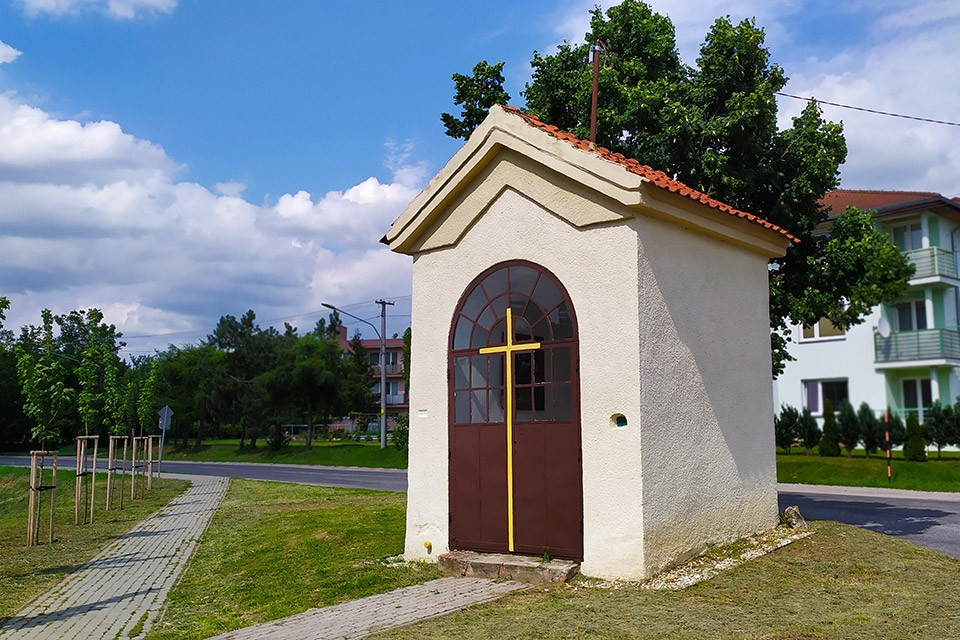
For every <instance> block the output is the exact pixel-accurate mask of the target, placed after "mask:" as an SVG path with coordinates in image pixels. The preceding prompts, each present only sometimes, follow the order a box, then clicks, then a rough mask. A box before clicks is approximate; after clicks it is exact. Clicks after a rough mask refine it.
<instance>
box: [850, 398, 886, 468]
mask: <svg viewBox="0 0 960 640" xmlns="http://www.w3.org/2000/svg"><path fill="white" fill-rule="evenodd" d="M857 420H859V421H860V437H861V438H863V450H864V452H866V454H867V457H868V458H869V457H870V454H873V453H876V452H877V451H878V450H882V451H886V448H885V445H884V444H883V427H882V425H881V424H880V420H878V419H877V414H875V413H874V412H873V409H871V408H870V405H869V404H867V403H866V402H864V403H863V404H861V405H860V409H859V410H858V411H857Z"/></svg>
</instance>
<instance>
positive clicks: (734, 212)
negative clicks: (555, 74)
mask: <svg viewBox="0 0 960 640" xmlns="http://www.w3.org/2000/svg"><path fill="white" fill-rule="evenodd" d="M504 110H505V111H507V113H513V114H515V115H517V116H519V117H521V118H523V119H524V120H525V121H526V122H527V123H528V124H529V125H531V126H533V127H536V128H537V129H540V130H541V131H544V132H546V133H548V134H550V135H551V136H553V137H554V138H556V139H558V140H563V141H565V142H569V143H570V144H572V145H573V146H574V147H576V148H577V149H581V150H583V151H589V152H591V153H595V154H596V155H598V156H600V157H601V158H603V159H604V160H607V161H609V162H612V163H614V164H618V165H620V166H621V167H623V168H624V169H626V170H627V171H629V172H631V173H635V174H637V175H638V176H640V177H642V178H644V179H646V180H648V181H649V182H651V183H653V184H654V185H656V186H658V187H660V188H661V189H665V190H667V191H669V192H671V193H676V194H679V195H681V196H684V197H687V198H690V199H691V200H695V201H696V202H699V203H701V204H705V205H707V206H708V207H711V208H713V209H717V210H719V211H722V212H723V213H726V214H727V215H730V216H733V217H735V218H743V219H744V220H748V221H749V222H752V223H753V224H756V225H759V226H761V227H764V228H765V229H770V230H771V231H773V232H775V233H778V234H780V235H781V236H783V237H784V238H787V239H788V240H790V242H795V243H797V242H800V241H799V240H798V239H797V238H796V237H794V236H792V235H791V234H790V232H789V231H787V230H786V229H781V228H780V227H778V226H777V225H775V224H773V223H772V222H768V221H766V220H764V219H763V218H761V217H759V216H755V215H753V214H752V213H747V212H746V211H740V210H738V209H734V208H733V207H731V206H730V205H728V204H724V203H722V202H720V201H719V200H714V199H713V198H711V197H710V196H708V195H706V194H705V193H700V192H699V191H697V190H696V189H692V188H690V187H688V186H687V185H685V184H683V183H682V182H679V181H677V180H674V179H672V178H670V177H669V176H668V175H667V174H665V173H664V172H663V171H657V170H656V169H653V168H652V167H649V166H647V165H645V164H640V162H639V161H638V160H635V159H633V158H628V157H626V156H625V155H623V154H622V153H614V152H613V151H610V150H609V149H605V148H604V147H598V146H596V145H594V144H592V143H590V142H588V141H586V140H581V139H580V138H578V137H576V136H575V135H573V134H572V133H567V132H566V131H561V130H560V129H558V128H557V127H555V126H553V125H552V124H547V123H545V122H543V121H542V120H540V118H538V117H537V116H535V115H531V114H529V113H524V112H522V111H520V109H518V108H517V107H510V106H505V107H504Z"/></svg>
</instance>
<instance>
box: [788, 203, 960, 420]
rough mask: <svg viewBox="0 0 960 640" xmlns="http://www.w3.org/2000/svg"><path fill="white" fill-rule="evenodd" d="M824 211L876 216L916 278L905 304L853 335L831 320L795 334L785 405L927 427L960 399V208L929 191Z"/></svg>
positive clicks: (890, 307)
mask: <svg viewBox="0 0 960 640" xmlns="http://www.w3.org/2000/svg"><path fill="white" fill-rule="evenodd" d="M824 204H825V205H826V206H828V207H829V208H830V210H831V217H835V216H837V215H841V214H842V212H843V211H844V209H845V208H846V207H847V206H855V207H858V208H860V209H875V210H876V211H877V224H878V225H880V226H881V227H882V228H883V229H884V230H885V231H886V232H887V233H889V234H890V237H891V238H892V240H893V241H894V243H895V244H896V245H897V246H898V247H899V248H900V250H901V251H903V252H904V253H905V254H906V256H907V258H908V259H909V260H910V262H912V263H913V264H914V266H915V267H916V272H915V273H914V276H913V278H912V279H911V280H910V282H909V285H908V287H907V290H906V291H905V292H904V294H903V296H902V297H901V298H900V299H899V300H897V301H895V302H894V303H893V304H883V305H880V306H878V307H876V308H874V309H873V311H872V313H871V314H870V315H869V316H868V317H867V318H866V319H865V321H864V322H863V324H860V325H857V326H855V327H852V328H851V329H850V330H849V331H846V332H843V331H839V330H837V329H836V328H835V327H833V326H832V325H831V324H830V322H829V321H827V320H821V321H820V322H819V323H818V324H817V325H816V326H813V327H799V326H797V327H794V329H793V335H792V339H793V344H792V346H791V347H790V353H791V355H793V357H795V358H796V361H794V362H790V363H788V364H787V366H786V368H785V370H784V373H783V374H782V375H781V376H780V378H778V380H777V381H776V383H775V384H774V401H775V406H776V407H777V408H779V406H780V405H781V404H789V405H791V406H794V407H797V408H807V409H809V410H810V411H811V412H812V413H813V414H814V415H815V416H817V417H821V416H822V413H823V404H824V401H825V400H828V399H829V400H830V401H831V402H832V404H833V406H834V408H837V407H838V406H839V404H840V402H842V401H843V400H849V401H850V403H851V404H853V405H854V407H858V406H859V405H860V404H861V403H863V402H867V403H868V404H869V405H870V406H871V407H872V408H873V409H874V410H875V411H876V412H877V413H878V414H882V412H883V411H884V410H885V409H886V408H888V407H889V408H890V409H891V410H893V411H895V412H897V413H898V414H899V415H900V416H901V417H904V418H905V417H906V416H907V415H908V414H910V413H915V414H917V415H918V417H919V418H920V419H921V421H922V420H923V418H924V416H925V414H926V413H927V412H928V411H929V408H930V405H931V404H932V403H933V401H934V400H940V402H941V403H944V404H946V403H949V404H952V403H953V402H955V401H956V399H957V396H960V330H958V318H960V263H958V256H960V202H958V201H957V200H951V199H948V198H944V197H943V196H941V195H940V194H938V193H929V192H903V191H851V190H838V191H834V192H831V193H829V194H827V195H826V197H825V198H824Z"/></svg>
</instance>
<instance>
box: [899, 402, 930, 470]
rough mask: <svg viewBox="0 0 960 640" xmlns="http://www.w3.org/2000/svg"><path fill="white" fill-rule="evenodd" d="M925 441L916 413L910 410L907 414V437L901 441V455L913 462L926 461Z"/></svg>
mask: <svg viewBox="0 0 960 640" xmlns="http://www.w3.org/2000/svg"><path fill="white" fill-rule="evenodd" d="M926 445H927V442H926V437H925V436H924V433H923V427H922V426H920V420H919V419H918V418H917V414H916V413H913V412H911V413H910V415H908V416H907V438H906V440H905V441H904V443H903V457H904V459H906V460H911V461H913V462H926V461H927V446H926Z"/></svg>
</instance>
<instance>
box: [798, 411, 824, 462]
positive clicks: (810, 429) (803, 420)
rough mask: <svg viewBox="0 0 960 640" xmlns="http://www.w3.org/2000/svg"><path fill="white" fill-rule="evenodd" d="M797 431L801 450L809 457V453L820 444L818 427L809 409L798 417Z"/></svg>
mask: <svg viewBox="0 0 960 640" xmlns="http://www.w3.org/2000/svg"><path fill="white" fill-rule="evenodd" d="M799 430H800V441H801V442H802V443H803V448H804V449H806V450H807V451H806V452H807V455H810V451H811V450H812V449H813V448H814V447H815V446H817V444H818V443H819V442H820V427H819V426H818V425H817V419H816V418H814V417H813V414H812V413H810V410H809V409H804V410H803V413H802V414H801V415H800V425H799Z"/></svg>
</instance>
